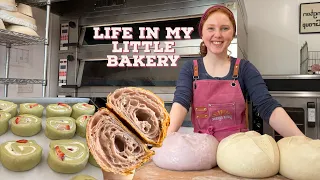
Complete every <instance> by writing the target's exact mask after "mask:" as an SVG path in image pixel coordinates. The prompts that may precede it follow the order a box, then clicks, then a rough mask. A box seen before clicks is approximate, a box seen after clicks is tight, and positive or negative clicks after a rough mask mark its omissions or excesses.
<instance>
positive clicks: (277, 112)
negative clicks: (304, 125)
mask: <svg viewBox="0 0 320 180" xmlns="http://www.w3.org/2000/svg"><path fill="white" fill-rule="evenodd" d="M269 124H270V126H271V127H272V128H273V129H274V130H275V131H277V132H278V133H279V134H280V135H281V136H283V137H288V136H304V134H303V133H302V132H301V131H300V129H299V128H298V127H297V125H296V124H295V123H294V122H293V120H292V119H291V118H290V116H289V115H288V114H287V112H286V111H285V110H284V109H283V108H282V107H278V108H276V109H274V110H273V112H272V114H271V116H270V121H269Z"/></svg>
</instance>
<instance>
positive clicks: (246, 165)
mask: <svg viewBox="0 0 320 180" xmlns="http://www.w3.org/2000/svg"><path fill="white" fill-rule="evenodd" d="M279 154H280V153H279V148H278V146H277V143H276V141H275V140H274V139H273V138H272V137H271V136H269V135H266V134H264V135H261V134H260V133H258V132H255V131H249V132H240V133H235V134H233V135H230V136H228V137H226V138H225V139H223V140H222V141H221V142H220V144H219V146H218V150H217V163H218V166H219V167H220V168H221V169H222V170H223V171H225V172H227V173H229V174H232V175H235V176H240V177H245V178H266V177H270V176H274V175H276V174H277V173H278V172H279V164H280V162H279V161H280V157H279Z"/></svg>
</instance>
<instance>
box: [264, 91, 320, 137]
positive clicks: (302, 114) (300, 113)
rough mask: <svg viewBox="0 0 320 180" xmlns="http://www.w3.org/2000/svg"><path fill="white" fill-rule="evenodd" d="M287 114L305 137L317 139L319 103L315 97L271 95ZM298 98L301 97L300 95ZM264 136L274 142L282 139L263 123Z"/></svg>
mask: <svg viewBox="0 0 320 180" xmlns="http://www.w3.org/2000/svg"><path fill="white" fill-rule="evenodd" d="M271 95H272V96H273V97H274V98H275V99H276V100H277V101H278V102H279V103H280V104H281V105H282V107H283V108H284V110H285V111H286V112H287V113H288V115H289V116H290V117H291V119H292V120H293V121H294V123H295V124H296V125H297V127H298V128H299V129H300V130H301V131H302V132H303V133H304V134H305V135H306V136H307V137H310V138H313V139H317V138H318V137H319V136H318V131H319V119H318V118H319V117H318V114H319V109H318V108H319V102H318V101H317V98H316V97H299V95H298V94H271ZM300 96H302V95H301V94H300ZM263 132H264V134H269V135H271V136H272V137H274V138H275V140H276V141H278V140H280V139H281V138H283V137H282V136H281V135H279V133H277V132H276V131H274V130H273V128H271V126H270V125H269V124H267V123H265V122H264V125H263Z"/></svg>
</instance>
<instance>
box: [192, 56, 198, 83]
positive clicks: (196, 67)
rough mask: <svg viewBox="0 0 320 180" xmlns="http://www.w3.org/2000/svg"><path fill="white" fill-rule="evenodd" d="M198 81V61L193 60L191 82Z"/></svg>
mask: <svg viewBox="0 0 320 180" xmlns="http://www.w3.org/2000/svg"><path fill="white" fill-rule="evenodd" d="M197 79H199V66H198V61H197V60H196V59H195V60H193V80H197Z"/></svg>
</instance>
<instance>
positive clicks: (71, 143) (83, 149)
mask: <svg viewBox="0 0 320 180" xmlns="http://www.w3.org/2000/svg"><path fill="white" fill-rule="evenodd" d="M49 147H50V151H49V155H48V165H49V167H50V168H51V169H52V170H53V171H55V172H57V173H63V174H74V173H78V172H81V171H82V170H83V169H84V168H85V167H86V165H87V163H88V159H89V149H88V147H87V144H86V142H85V141H80V140H75V139H68V140H54V141H51V143H50V146H49Z"/></svg>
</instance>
